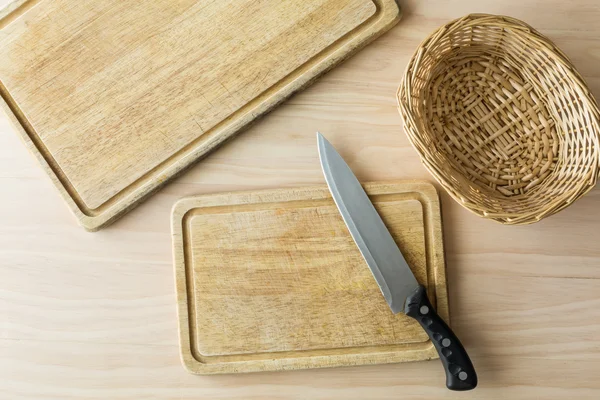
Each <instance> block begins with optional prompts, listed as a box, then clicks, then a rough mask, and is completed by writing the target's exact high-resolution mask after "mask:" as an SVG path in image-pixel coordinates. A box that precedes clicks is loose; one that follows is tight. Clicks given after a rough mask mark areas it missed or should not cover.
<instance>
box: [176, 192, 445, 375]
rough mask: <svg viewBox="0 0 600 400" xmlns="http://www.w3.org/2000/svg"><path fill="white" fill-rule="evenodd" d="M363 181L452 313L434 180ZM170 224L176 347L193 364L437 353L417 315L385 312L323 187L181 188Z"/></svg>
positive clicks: (301, 363)
mask: <svg viewBox="0 0 600 400" xmlns="http://www.w3.org/2000/svg"><path fill="white" fill-rule="evenodd" d="M365 188H366V190H367V192H368V193H369V195H370V196H371V200H372V201H373V202H374V204H375V207H376V208H377V211H378V212H379V213H380V215H381V216H382V218H383V220H384V222H385V223H386V226H387V227H388V229H390V232H391V233H392V235H393V236H394V239H395V240H396V242H397V243H398V246H399V247H400V248H401V249H402V251H403V254H404V256H405V257H406V260H407V262H408V264H409V265H410V266H411V268H412V269H413V272H414V273H415V276H416V277H417V279H418V280H419V282H420V283H421V284H423V285H424V286H425V287H427V288H428V292H429V297H430V298H433V299H435V300H434V301H435V302H436V303H437V309H438V312H439V313H440V315H441V316H442V318H446V319H447V318H448V299H447V291H446V286H445V285H446V277H445V265H444V249H443V243H442V228H441V220H440V206H439V199H438V195H437V193H436V190H435V188H434V187H433V186H432V185H430V184H428V183H425V182H398V183H371V184H366V185H365ZM172 227H173V228H172V229H173V245H174V259H175V274H176V280H177V299H178V311H179V320H180V321H179V330H180V344H181V356H182V359H183V362H184V364H185V366H186V368H187V369H188V370H189V371H190V372H193V373H200V374H213V373H231V372H255V371H273V370H289V369H299V368H316V367H334V366H348V365H361V364H377V363H392V362H401V361H417V360H427V359H431V358H437V353H436V351H435V348H434V347H433V344H432V343H431V341H430V340H429V338H428V337H427V335H426V334H425V332H424V331H423V329H421V327H420V326H419V325H418V323H416V321H414V320H413V319H412V318H410V317H407V316H406V315H404V314H398V315H394V314H393V313H392V312H391V311H390V309H389V307H388V305H387V303H386V301H385V299H384V298H383V296H382V295H381V291H380V290H379V287H378V286H377V283H376V282H375V280H374V279H373V276H372V274H371V272H370V270H369V268H368V266H367V265H366V264H365V262H364V260H363V258H362V256H361V254H360V252H359V251H358V248H357V247H356V244H355V243H354V241H353V240H352V237H351V236H350V234H349V233H348V230H347V228H346V226H345V225H344V221H343V220H342V218H341V216H340V214H339V212H338V210H337V208H336V207H335V204H334V203H333V199H332V198H331V195H330V194H329V190H328V189H327V187H326V186H321V187H313V188H297V189H281V190H276V191H273V190H268V191H254V192H236V193H225V194H215V195H205V196H198V197H191V198H186V199H182V200H180V201H179V202H178V203H177V204H176V205H175V207H174V210H173V216H172ZM426 243H427V244H426Z"/></svg>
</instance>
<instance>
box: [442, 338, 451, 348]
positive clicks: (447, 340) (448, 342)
mask: <svg viewBox="0 0 600 400" xmlns="http://www.w3.org/2000/svg"><path fill="white" fill-rule="evenodd" d="M451 343H452V341H450V339H448V338H444V339H442V346H444V347H450V344H451Z"/></svg>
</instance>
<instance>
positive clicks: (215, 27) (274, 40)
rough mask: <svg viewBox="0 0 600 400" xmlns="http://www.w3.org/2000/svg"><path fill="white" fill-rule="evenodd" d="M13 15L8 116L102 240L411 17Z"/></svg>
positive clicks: (222, 10)
mask: <svg viewBox="0 0 600 400" xmlns="http://www.w3.org/2000/svg"><path fill="white" fill-rule="evenodd" d="M6 10H7V11H4V17H3V18H2V19H0V95H1V97H2V100H1V101H0V103H2V105H3V107H4V109H5V110H6V111H7V113H8V115H9V117H10V118H11V120H12V121H13V123H14V125H15V126H16V128H17V130H18V132H19V133H20V135H21V137H22V139H23V140H24V141H25V143H26V145H27V146H28V147H29V148H30V150H31V151H32V152H33V153H34V154H35V155H36V157H37V158H38V160H39V161H40V162H41V164H42V165H43V166H44V168H45V169H46V171H47V173H48V174H49V175H50V177H51V178H52V180H53V181H54V183H55V185H56V186H57V188H58V189H59V190H60V192H61V193H62V195H63V197H64V198H65V200H66V201H67V202H68V203H69V205H70V207H71V209H72V211H73V212H74V213H75V214H76V216H77V217H78V218H79V220H80V222H81V224H82V225H83V226H84V227H85V228H87V229H88V230H96V229H99V228H101V227H102V226H105V225H106V224H108V223H110V222H111V221H113V220H114V219H115V218H117V217H118V216H120V215H122V214H123V213H124V212H125V211H127V210H128V209H130V208H131V207H133V206H135V205H136V204H138V203H139V202H140V201H141V200H142V199H143V198H145V197H147V196H148V195H149V194H151V193H152V192H153V191H154V190H157V189H158V188H159V187H160V186H161V185H163V184H164V183H165V182H167V181H168V180H170V179H172V178H173V177H174V176H176V175H177V174H178V173H180V172H182V171H183V170H184V169H185V168H187V167H189V166H191V165H192V164H193V163H194V162H195V161H197V160H199V159H200V158H201V157H203V156H205V155H207V154H208V153H209V152H210V151H212V150H214V149H215V148H217V147H218V146H219V145H220V144H222V143H223V142H224V141H225V140H227V139H229V138H231V137H233V135H235V134H236V133H238V132H239V131H240V130H242V129H243V128H245V127H247V126H248V125H249V124H250V123H252V122H253V121H254V120H256V119H257V118H258V117H259V116H261V115H263V114H265V113H266V112H268V111H270V110H271V109H272V108H274V107H275V106H277V105H278V104H279V103H281V102H282V101H284V100H285V99H286V98H288V97H289V96H290V95H292V94H293V93H294V92H296V91H298V90H301V89H302V88H304V87H306V86H307V85H308V84H310V83H311V82H312V81H313V80H314V79H316V78H317V77H318V76H320V75H321V74H322V73H324V72H325V71H327V70H328V69H330V68H332V67H334V66H335V65H337V64H338V63H339V62H341V61H342V60H344V59H345V58H347V57H348V56H349V55H351V54H352V53H353V52H355V51H356V50H358V49H359V48H360V47H362V46H364V45H365V44H366V43H368V42H369V41H371V40H373V39H374V38H375V37H376V36H378V35H379V34H381V33H382V32H384V31H385V30H387V29H389V28H390V27H391V26H393V24H395V23H396V22H397V20H398V19H399V15H400V14H399V8H398V6H397V4H396V2H395V1H394V0H259V1H250V0H222V1H200V0H182V1H178V2H172V1H169V0H159V1H157V0H141V1H138V2H122V1H119V0H108V1H104V2H97V1H93V0H82V1H79V2H74V1H73V0H45V1H40V2H38V1H29V2H16V3H14V4H13V5H12V6H9V8H7V9H6ZM0 15H2V14H0Z"/></svg>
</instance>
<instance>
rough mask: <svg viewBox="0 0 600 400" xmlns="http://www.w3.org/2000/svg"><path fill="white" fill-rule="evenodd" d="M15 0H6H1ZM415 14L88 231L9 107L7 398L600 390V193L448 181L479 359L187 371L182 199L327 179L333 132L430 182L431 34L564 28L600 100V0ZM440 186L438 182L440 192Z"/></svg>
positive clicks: (360, 152) (0, 356)
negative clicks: (485, 20) (449, 385)
mask: <svg viewBox="0 0 600 400" xmlns="http://www.w3.org/2000/svg"><path fill="white" fill-rule="evenodd" d="M4 3H6V0H0V4H4ZM401 6H402V8H403V10H404V16H403V19H402V21H401V22H400V23H399V24H398V25H397V26H396V27H395V28H393V29H392V30H390V31H389V32H388V33H387V34H385V35H384V36H382V37H381V38H380V39H378V40H376V41H374V42H373V43H372V44H371V45H369V46H368V47H366V48H365V49H364V50H363V51H361V52H360V53H358V54H356V56H354V57H352V58H351V59H350V60H348V61H347V62H346V63H344V64H342V65H340V66H339V67H337V68H335V69H334V70H333V71H331V72H330V73H328V74H327V75H325V76H324V77H323V78H322V79H321V80H319V81H318V82H317V83H316V84H315V85H313V86H312V87H310V88H308V89H307V90H306V91H303V92H302V93H299V94H298V95H296V96H294V97H293V98H291V99H290V100H289V101H287V102H286V103H285V104H283V105H282V106H281V107H278V108H277V109H276V110H274V111H273V112H271V113H270V114H269V115H268V116H267V117H266V118H264V119H262V120H261V121H259V122H257V124H256V125H254V126H253V127H251V128H250V129H249V130H248V131H246V132H244V134H242V135H239V136H238V137H237V138H236V139H235V140H233V141H231V142H229V143H227V144H225V145H224V146H223V147H221V148H220V149H219V150H217V151H216V152H214V153H212V154H211V155H209V156H208V157H207V158H206V159H204V160H203V161H202V162H201V163H200V164H198V165H196V166H195V167H193V168H192V169H190V171H189V172H188V173H186V174H184V175H182V176H181V177H180V178H178V179H176V180H175V181H173V182H172V184H169V185H167V186H166V187H165V188H164V189H163V190H161V191H159V192H158V193H156V195H155V196H152V197H151V198H150V199H148V201H147V202H145V203H144V204H142V205H141V206H140V207H138V208H137V209H135V210H133V211H132V212H130V213H129V214H127V215H126V216H124V218H122V219H120V220H119V221H117V222H116V223H115V224H114V225H112V226H110V227H108V228H107V229H104V230H102V231H100V232H98V233H95V234H88V233H86V232H85V231H83V230H82V229H81V228H80V227H78V226H77V225H76V224H75V223H74V222H73V218H72V216H71V215H70V212H69V211H68V209H66V208H65V207H64V204H63V201H62V200H61V199H60V197H59V196H56V193H55V189H54V187H53V185H52V184H51V183H50V182H49V181H48V179H47V177H46V175H45V173H44V172H43V171H42V170H41V169H40V168H39V166H38V165H37V163H36V162H35V161H34V160H33V159H32V158H31V157H30V155H29V154H28V151H27V150H26V149H25V147H24V146H23V145H22V144H21V143H20V141H19V138H18V135H16V134H15V132H14V129H13V128H11V126H10V123H9V121H8V119H7V118H5V117H4V116H3V115H2V113H1V112H0V184H1V188H2V189H1V194H2V195H1V196H0V398H2V399H5V398H6V399H10V400H13V399H16V400H21V399H24V400H25V399H26V400H39V399H44V400H46V399H50V400H82V399H86V400H92V399H94V400H95V399H98V400H105V399H107V398H110V399H115V400H139V399H153V400H197V399H216V400H232V399H238V398H242V399H250V400H265V399H266V400H291V399H294V400H306V399H317V400H365V399H374V400H398V399H402V400H404V399H410V400H412V399H418V400H440V399H444V400H446V399H456V400H458V399H461V400H464V399H469V400H506V399H514V400H539V399H543V400H565V399H577V400H597V399H598V398H600V381H599V380H598V375H599V374H600V339H599V338H600V298H599V296H598V293H600V267H599V265H600V247H599V246H598V227H599V226H600V190H599V189H598V188H595V189H594V190H592V191H591V192H590V193H588V194H587V195H586V196H584V197H583V198H582V199H580V200H578V201H577V202H576V203H574V204H573V205H572V206H571V207H569V208H568V209H566V210H564V211H562V212H561V213H559V214H557V215H554V216H552V217H550V218H548V219H545V220H544V221H541V222H540V223H538V224H534V225H530V226H516V227H512V226H509V227H506V226H500V225H498V224H496V223H494V222H491V221H486V220H483V219H481V218H479V217H477V216H475V215H472V214H471V213H469V212H468V211H466V210H464V209H463V208H462V207H461V206H460V205H458V204H457V203H456V202H454V201H453V200H452V199H451V198H450V197H449V196H448V195H447V194H446V193H445V192H443V191H440V195H441V204H442V217H443V223H444V224H443V225H444V245H445V248H446V264H447V268H446V273H447V281H448V295H449V296H448V297H449V306H450V314H451V316H452V319H451V323H452V324H451V325H452V328H453V330H454V331H455V332H456V334H457V335H458V337H460V339H461V340H462V342H463V344H464V345H465V346H466V347H467V348H468V349H469V355H470V356H471V357H472V359H473V362H474V364H475V366H476V368H477V371H478V374H479V378H480V383H479V386H478V388H477V389H476V390H475V391H473V392H471V393H451V392H449V391H448V390H447V389H446V387H445V384H444V372H443V369H442V367H441V366H440V362H439V360H434V361H423V362H411V363H399V364H387V365H372V366H360V367H345V368H325V369H313V370H301V371H286V372H261V373H253V374H230V375H213V376H194V375H191V374H189V373H187V372H186V371H185V369H184V368H182V366H181V361H180V357H179V340H178V336H177V328H176V327H177V312H176V306H175V304H176V300H175V283H174V279H173V261H172V249H171V248H172V245H171V227H170V215H171V209H172V207H173V204H174V203H175V202H176V201H177V200H178V199H180V198H182V197H186V196H194V195H201V194H210V193H218V192H226V191H239V190H257V189H268V188H271V189H275V188H281V187H294V186H295V187H305V186H314V185H322V184H323V183H324V181H323V173H322V172H321V170H320V166H319V159H318V153H317V148H316V143H315V131H316V130H321V131H322V132H323V133H325V134H326V135H327V138H328V140H330V141H331V143H332V144H333V145H334V146H335V147H336V149H338V150H339V152H340V153H341V154H342V156H343V157H344V158H345V159H346V160H347V161H348V162H349V164H350V166H351V167H352V169H353V171H355V172H356V174H357V175H358V177H359V178H360V179H361V180H362V181H373V180H379V181H383V180H394V179H402V180H405V179H426V180H431V176H430V175H429V173H428V172H427V171H426V170H425V168H423V166H421V164H420V162H419V159H418V156H417V154H416V152H415V151H414V149H413V148H412V147H411V145H410V143H409V142H408V139H407V137H406V135H405V134H404V132H403V131H402V128H401V118H400V116H399V115H398V111H397V106H396V99H395V94H396V90H397V88H398V85H399V83H400V78H401V76H402V72H403V71H404V69H405V67H406V65H407V63H408V61H409V59H410V57H411V56H412V54H413V52H414V50H415V49H416V48H417V47H418V46H419V43H420V42H421V41H422V40H423V39H424V38H425V37H426V36H427V35H428V34H429V33H431V32H432V31H433V30H435V29H436V28H437V27H439V26H441V25H443V24H445V23H447V22H448V21H450V20H451V19H454V18H458V17H460V16H463V15H465V14H468V13H470V12H486V13H495V14H505V15H511V16H514V17H516V18H520V19H522V20H524V21H526V22H528V23H530V24H531V25H532V26H534V27H535V28H536V29H538V30H539V31H540V32H542V33H543V34H545V35H547V36H548V37H549V38H551V39H552V40H553V41H554V42H555V43H556V44H557V45H558V46H559V47H560V48H561V49H563V50H564V51H565V53H566V54H567V55H568V56H569V58H570V59H571V60H572V61H573V64H574V65H575V66H576V67H577V69H578V70H579V71H580V72H581V73H582V75H583V76H584V78H585V79H586V81H587V82H588V84H589V86H590V88H591V90H592V92H593V93H594V94H595V96H596V97H597V98H600V69H598V66H599V65H600V26H599V25H598V20H600V9H599V5H598V2H597V0H574V1H571V2H565V1H558V0H544V1H541V0H504V1H497V0H478V1H474V0H455V1H446V0H427V1H423V0H408V1H406V0H403V1H401ZM438 189H439V186H438Z"/></svg>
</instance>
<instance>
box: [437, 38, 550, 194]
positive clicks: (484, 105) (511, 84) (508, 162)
mask: <svg viewBox="0 0 600 400" xmlns="http://www.w3.org/2000/svg"><path fill="white" fill-rule="evenodd" d="M453 53H454V54H449V55H447V56H446V58H445V61H446V62H445V63H441V64H439V66H438V68H436V69H435V70H434V71H432V76H431V80H430V83H429V87H426V89H425V90H428V91H429V93H430V96H429V101H428V103H429V104H428V108H427V116H428V118H427V121H428V122H429V125H430V126H429V129H430V132H434V133H435V135H436V136H437V137H436V142H437V144H436V146H437V150H438V151H439V152H440V153H441V154H443V155H444V157H445V158H446V160H445V161H446V162H448V163H450V164H452V165H453V166H454V168H456V169H457V170H458V171H460V172H461V173H462V174H463V175H464V176H467V177H469V178H470V180H472V181H473V182H475V183H477V184H478V185H480V186H483V187H487V188H490V189H492V190H496V191H498V192H499V194H501V195H503V196H513V195H519V194H524V193H525V192H527V191H528V190H530V189H532V188H533V187H535V186H536V185H538V184H539V183H540V182H542V181H543V180H544V179H545V178H546V177H548V176H549V175H550V173H551V172H552V171H553V170H554V168H555V167H556V162H555V160H556V156H557V154H558V150H559V144H560V140H559V138H558V136H557V132H556V129H555V123H554V120H553V119H552V118H551V116H550V113H549V112H548V110H547V108H546V105H545V104H544V102H543V101H542V100H541V98H540V96H539V95H538V94H537V93H536V92H535V90H534V88H533V87H532V86H531V84H529V83H527V81H526V80H525V79H524V78H523V77H522V75H521V73H520V72H519V70H518V69H516V68H515V67H514V62H513V60H510V58H509V57H506V56H505V55H503V54H499V53H498V52H497V51H496V49H495V48H494V47H491V46H485V45H481V46H472V47H462V48H458V49H456V50H454V51H453ZM511 64H512V65H511ZM482 132H484V134H482Z"/></svg>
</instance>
